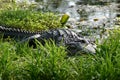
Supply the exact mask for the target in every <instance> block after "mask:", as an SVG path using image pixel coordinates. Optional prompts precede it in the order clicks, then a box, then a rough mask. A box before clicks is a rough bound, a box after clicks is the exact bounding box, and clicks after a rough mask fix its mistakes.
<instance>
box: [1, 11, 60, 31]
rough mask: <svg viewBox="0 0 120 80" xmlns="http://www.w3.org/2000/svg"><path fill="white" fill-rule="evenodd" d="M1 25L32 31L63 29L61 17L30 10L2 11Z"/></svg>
mask: <svg viewBox="0 0 120 80" xmlns="http://www.w3.org/2000/svg"><path fill="white" fill-rule="evenodd" d="M0 25H3V26H7V27H14V28H20V29H25V30H31V31H40V30H47V29H52V28H60V27H62V26H61V23H60V19H59V17H58V16H57V15H55V14H54V13H51V12H46V13H43V12H38V11H30V10H5V11H1V13H0Z"/></svg>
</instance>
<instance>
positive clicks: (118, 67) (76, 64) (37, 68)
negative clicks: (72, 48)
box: [0, 30, 120, 80]
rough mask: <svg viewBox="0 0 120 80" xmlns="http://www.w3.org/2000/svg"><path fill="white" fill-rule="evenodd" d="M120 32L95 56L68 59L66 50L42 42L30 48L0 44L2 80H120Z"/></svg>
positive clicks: (0, 75) (113, 35)
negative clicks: (34, 47)
mask: <svg viewBox="0 0 120 80" xmlns="http://www.w3.org/2000/svg"><path fill="white" fill-rule="evenodd" d="M119 35H120V31H118V30H117V31H114V32H111V33H110V36H109V38H108V39H106V40H105V41H104V42H103V44H101V45H99V46H98V48H97V49H96V54H95V55H89V54H88V55H82V56H73V57H66V56H67V55H66V54H67V52H66V48H65V47H62V46H59V47H58V46H56V45H55V43H54V42H52V43H50V42H46V44H45V45H44V46H43V45H41V43H39V42H38V44H39V45H37V48H36V49H33V48H32V47H28V46H27V43H26V44H24V45H23V44H18V43H15V44H14V43H8V42H3V41H2V40H1V41H0V79H2V80H24V79H25V80H119V79H120V77H119V76H120V63H119V62H120V44H119V43H120V36H119Z"/></svg>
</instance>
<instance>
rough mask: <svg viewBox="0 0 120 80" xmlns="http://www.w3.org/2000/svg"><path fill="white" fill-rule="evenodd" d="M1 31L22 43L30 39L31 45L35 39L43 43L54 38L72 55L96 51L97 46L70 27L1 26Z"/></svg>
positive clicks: (5, 35) (57, 43) (56, 42)
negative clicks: (48, 28) (36, 28)
mask: <svg viewBox="0 0 120 80" xmlns="http://www.w3.org/2000/svg"><path fill="white" fill-rule="evenodd" d="M0 33H2V34H4V36H3V38H6V37H8V36H10V37H11V38H14V39H15V40H17V41H19V42H20V43H24V42H27V41H29V45H35V40H37V41H39V42H40V43H42V44H43V45H44V44H45V40H53V41H54V42H55V44H56V45H58V46H60V45H62V46H66V47H67V51H68V53H69V54H70V55H75V53H77V52H84V53H92V54H94V53H95V47H94V46H93V44H91V43H90V41H89V40H87V39H85V38H84V37H83V36H82V35H78V34H77V33H75V32H74V31H72V30H70V29H51V30H45V31H40V32H31V31H27V30H22V29H16V28H8V27H3V26H0Z"/></svg>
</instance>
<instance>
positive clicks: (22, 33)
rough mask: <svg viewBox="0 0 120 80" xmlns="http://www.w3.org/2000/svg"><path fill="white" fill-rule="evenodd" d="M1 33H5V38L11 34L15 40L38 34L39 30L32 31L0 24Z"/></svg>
mask: <svg viewBox="0 0 120 80" xmlns="http://www.w3.org/2000/svg"><path fill="white" fill-rule="evenodd" d="M0 33H1V34H3V38H7V37H8V36H9V37H10V38H14V39H15V40H18V39H19V40H22V39H24V38H27V37H30V36H32V35H35V34H37V32H30V31H26V30H22V29H17V28H8V27H3V26H0Z"/></svg>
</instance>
